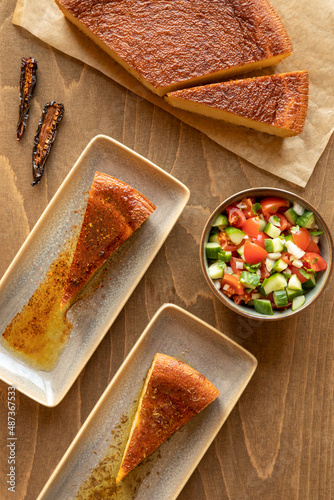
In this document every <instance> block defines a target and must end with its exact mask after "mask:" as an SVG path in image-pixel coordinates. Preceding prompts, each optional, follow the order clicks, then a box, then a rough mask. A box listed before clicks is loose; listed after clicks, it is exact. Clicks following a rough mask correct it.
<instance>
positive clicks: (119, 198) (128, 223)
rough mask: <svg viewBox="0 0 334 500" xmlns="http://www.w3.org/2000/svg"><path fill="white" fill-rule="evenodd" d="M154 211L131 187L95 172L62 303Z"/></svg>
mask: <svg viewBox="0 0 334 500" xmlns="http://www.w3.org/2000/svg"><path fill="white" fill-rule="evenodd" d="M154 210H155V206H154V205H153V203H152V202H151V201H150V200H148V199H147V198H146V197H145V196H143V195H142V194H141V193H139V192H138V191H137V190H136V189H134V188H133V187H131V186H129V185H128V184H126V183H125V182H122V181H120V180H118V179H116V178H115V177H112V176H110V175H107V174H103V173H100V172H96V173H95V177H94V182H93V184H92V187H91V190H90V193H89V197H88V201H87V208H86V212H85V216H84V220H83V223H82V226H81V230H80V234H79V238H78V242H77V245H76V249H75V252H74V256H73V260H72V264H71V268H70V271H69V274H68V277H67V280H66V283H65V287H64V293H63V297H62V306H64V305H65V304H66V303H67V302H68V301H70V300H71V299H72V298H73V297H74V296H75V295H76V294H77V293H78V292H79V291H80V290H81V289H82V288H83V287H84V285H85V284H86V283H87V281H88V280H89V279H90V278H91V276H92V275H93V274H94V273H95V271H96V270H97V269H98V268H99V267H100V266H101V265H102V264H103V263H104V262H105V261H106V260H107V259H108V258H109V257H110V256H111V254H112V253H113V252H114V251H115V250H116V249H117V248H118V247H119V246H120V245H121V244H122V243H124V241H126V240H127V239H128V238H129V237H130V236H131V235H132V233H134V232H135V231H136V230H137V229H138V228H139V226H141V225H142V224H143V222H144V221H145V220H146V219H147V218H148V217H149V216H150V215H151V214H152V213H153V211H154Z"/></svg>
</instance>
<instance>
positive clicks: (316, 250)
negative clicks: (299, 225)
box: [305, 239, 320, 255]
mask: <svg viewBox="0 0 334 500" xmlns="http://www.w3.org/2000/svg"><path fill="white" fill-rule="evenodd" d="M305 252H311V253H317V254H319V255H320V248H319V247H318V245H317V244H316V243H315V242H314V241H313V240H312V239H310V241H309V244H308V245H307V247H306V248H305Z"/></svg>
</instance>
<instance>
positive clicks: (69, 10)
mask: <svg viewBox="0 0 334 500" xmlns="http://www.w3.org/2000/svg"><path fill="white" fill-rule="evenodd" d="M56 2H57V4H58V6H59V7H60V8H61V10H62V11H63V13H64V14H65V16H67V17H68V18H69V19H70V20H71V21H72V22H74V23H75V24H76V25H77V26H78V27H79V28H81V29H83V30H84V32H85V33H86V34H87V35H88V36H92V38H93V39H94V40H95V41H96V42H97V43H99V44H103V48H105V49H106V50H107V51H109V53H110V55H112V56H114V57H115V58H116V60H118V62H121V64H123V65H124V66H125V67H126V69H128V70H130V71H131V72H133V73H134V74H135V76H137V77H138V75H140V77H141V79H143V80H144V81H143V83H145V82H146V83H147V82H148V83H149V84H150V85H151V86H152V89H166V88H167V89H168V90H174V88H176V87H175V86H177V87H178V88H182V87H184V86H187V85H188V84H187V82H191V81H197V79H199V78H200V79H201V78H204V80H205V81H210V78H211V77H212V76H213V75H215V74H217V75H219V76H221V75H220V73H221V72H224V71H229V70H234V69H236V71H238V72H240V71H242V69H244V70H246V69H247V70H248V69H251V68H247V65H254V64H255V65H256V64H257V63H261V67H263V66H268V65H270V64H276V63H277V62H279V60H282V59H283V58H284V57H287V56H288V55H290V54H291V52H292V46H291V42H290V39H289V37H288V35H287V32H286V30H285V28H284V26H283V24H282V21H281V20H280V18H279V16H278V15H277V13H276V11H275V10H274V9H273V7H272V6H271V4H270V3H269V2H268V1H267V0H247V1H245V0H173V2H166V1H165V0H155V1H151V0H118V1H109V2H106V1H105V0H56ZM101 46H102V45H101ZM276 57H279V60H275V61H272V58H276ZM267 60H268V61H269V62H268V64H266V63H263V62H264V61H267ZM262 63H263V64H262ZM238 68H239V69H238ZM240 68H241V69H240ZM208 79H209V80H208ZM211 81H212V79H211ZM202 83H203V82H202ZM171 86H172V87H173V86H174V88H170V87H171ZM188 86H189V85H188ZM159 92H160V91H158V93H159ZM161 92H163V91H161Z"/></svg>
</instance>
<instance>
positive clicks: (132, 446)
mask: <svg viewBox="0 0 334 500" xmlns="http://www.w3.org/2000/svg"><path fill="white" fill-rule="evenodd" d="M143 391H144V395H143V396H142V399H141V402H140V403H139V408H138V410H137V414H136V416H135V424H136V425H135V427H134V428H133V429H132V433H131V434H130V437H129V441H128V444H127V448H126V452H125V454H124V457H123V461H122V464H121V467H120V470H119V473H118V475H117V478H116V482H118V481H121V480H122V479H123V477H124V476H125V475H126V474H128V473H129V472H130V471H131V470H132V469H134V468H135V467H136V466H137V465H138V464H139V463H140V462H141V461H142V460H144V458H145V457H147V456H148V455H149V454H151V453H152V452H153V451H154V450H156V449H157V448H158V447H159V446H160V445H161V444H162V443H163V442H164V441H166V439H168V438H169V437H170V436H171V435H172V434H173V433H174V432H175V431H177V430H178V429H180V428H181V427H182V426H183V425H185V424H186V423H187V422H189V420H191V419H192V418H193V417H194V416H195V415H197V413H199V412H200V411H201V410H203V409H204V408H205V407H206V406H208V405H209V404H210V403H211V402H212V401H214V400H215V399H216V398H217V397H218V396H219V391H218V389H216V387H215V386H214V385H213V384H212V383H211V382H210V381H209V380H208V379H207V378H206V377H205V376H204V375H201V374H200V373H199V372H198V371H196V370H195V369H194V368H192V367H190V366H189V365H187V364H185V363H183V362H182V361H178V360H177V359H175V358H172V357H171V356H167V355H166V354H160V353H158V354H156V355H155V357H154V360H153V363H152V366H151V369H150V371H149V373H148V376H147V380H146V382H145V385H144V389H143Z"/></svg>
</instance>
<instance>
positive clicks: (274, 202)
mask: <svg viewBox="0 0 334 500" xmlns="http://www.w3.org/2000/svg"><path fill="white" fill-rule="evenodd" d="M261 205H262V213H263V214H264V215H266V214H269V215H274V214H276V213H277V210H278V209H279V208H281V207H288V206H289V205H290V203H289V202H288V200H283V199H282V198H264V199H263V200H261Z"/></svg>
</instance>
